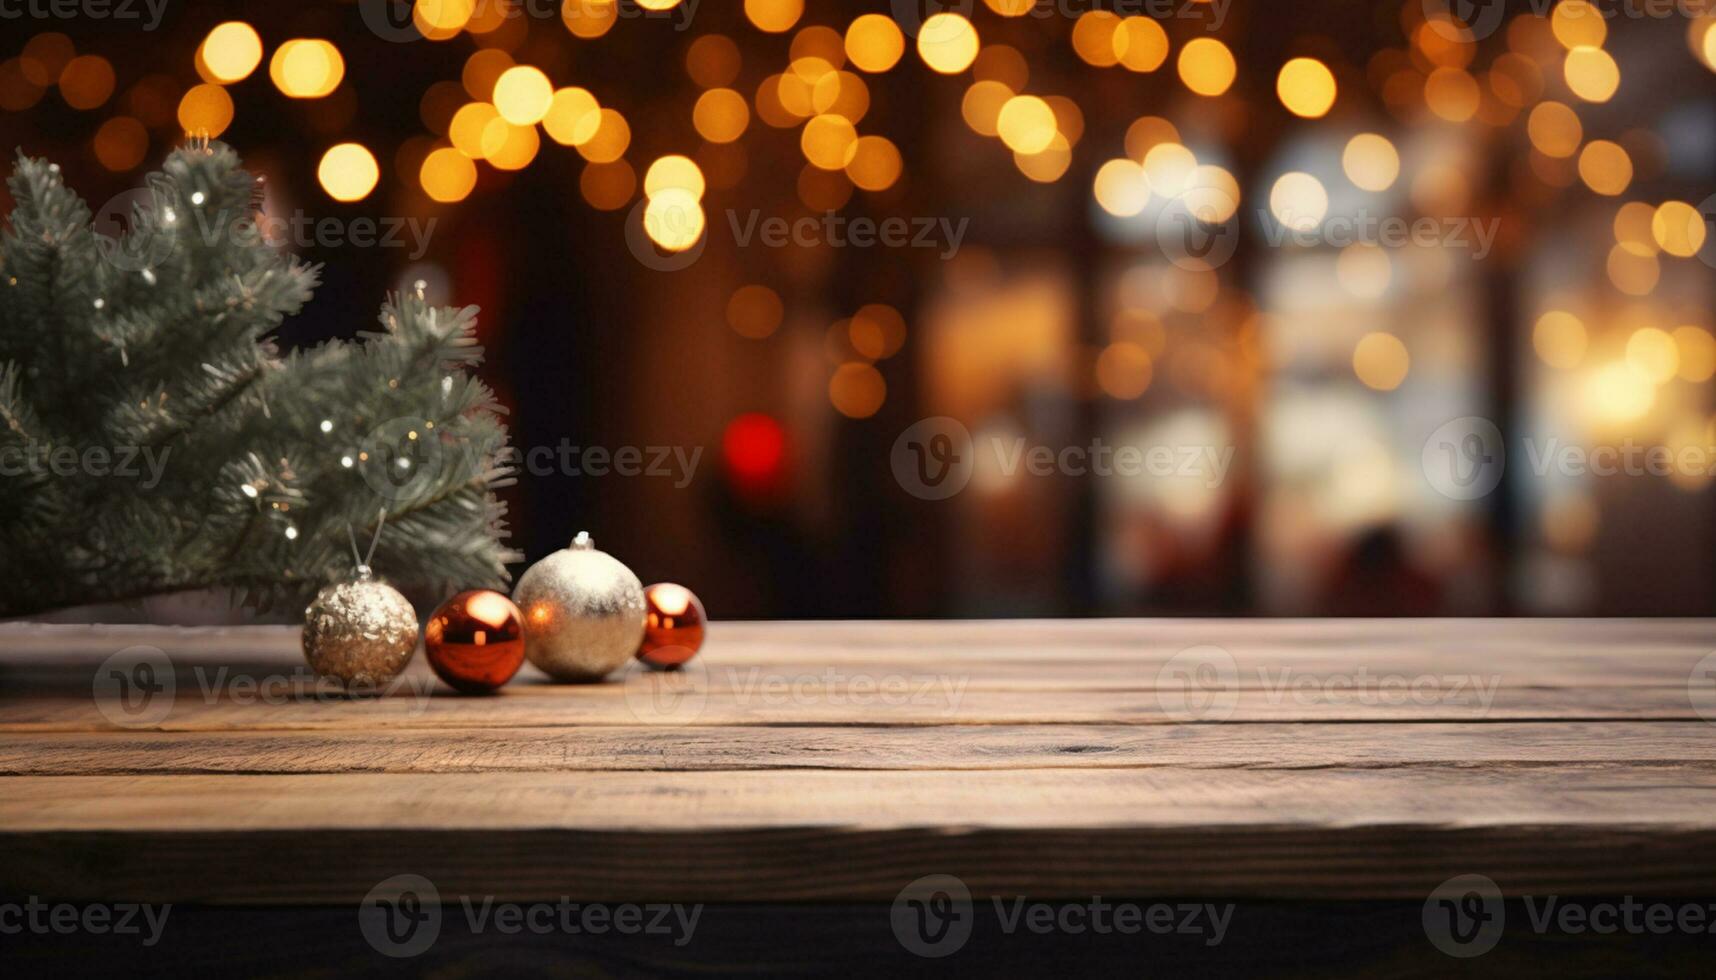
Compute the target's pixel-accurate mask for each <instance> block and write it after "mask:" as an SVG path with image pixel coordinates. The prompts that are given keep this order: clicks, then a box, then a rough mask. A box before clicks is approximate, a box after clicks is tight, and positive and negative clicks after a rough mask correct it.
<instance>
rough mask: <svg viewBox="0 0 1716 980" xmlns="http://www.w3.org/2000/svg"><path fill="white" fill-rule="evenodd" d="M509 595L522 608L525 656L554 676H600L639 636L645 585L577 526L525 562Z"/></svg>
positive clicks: (572, 678) (586, 678)
mask: <svg viewBox="0 0 1716 980" xmlns="http://www.w3.org/2000/svg"><path fill="white" fill-rule="evenodd" d="M512 598H513V601H514V602H516V603H518V608H519V609H520V610H522V611H523V612H524V629H525V632H524V655H525V656H526V657H527V658H529V659H530V662H531V663H533V664H535V665H536V666H537V667H540V668H541V669H542V670H543V671H544V672H546V673H547V674H548V675H549V676H551V677H555V678H557V679H559V680H563V681H594V680H600V679H601V678H602V677H603V676H604V675H606V674H607V673H608V672H609V671H611V670H613V669H614V668H615V667H618V666H619V665H621V664H623V663H625V662H626V659H627V658H629V657H630V656H631V655H632V654H633V653H635V652H636V651H637V648H638V641H639V640H641V639H642V638H643V629H644V598H643V583H641V582H639V581H638V577H637V576H636V575H633V574H632V570H631V569H629V568H627V567H626V566H625V565H624V564H622V563H621V562H620V561H619V560H618V559H616V558H614V557H613V556H612V555H609V554H608V553H607V552H603V551H597V550H596V544H595V542H594V541H592V540H591V539H590V536H589V535H588V534H585V533H584V532H582V531H580V532H578V536H577V537H576V538H574V539H573V541H572V545H571V547H568V548H564V549H562V550H560V551H556V552H555V553H554V554H552V555H549V556H548V557H547V558H544V559H542V560H541V561H539V562H537V563H536V564H534V565H532V566H530V568H529V570H527V571H526V572H525V573H524V575H523V576H522V577H520V578H519V580H518V587H517V588H515V589H513V592H512Z"/></svg>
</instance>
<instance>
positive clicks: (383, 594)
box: [303, 510, 417, 691]
mask: <svg viewBox="0 0 1716 980" xmlns="http://www.w3.org/2000/svg"><path fill="white" fill-rule="evenodd" d="M385 523H387V511H386V510H383V511H381V513H380V515H379V516H378V518H377V520H376V525H375V537H374V538H372V539H370V542H369V554H368V555H365V556H363V557H361V558H360V557H358V553H357V537H356V535H353V534H352V530H351V528H350V527H349V526H348V527H347V528H346V533H347V534H348V535H351V537H352V558H353V560H354V561H356V562H357V577H356V578H354V579H352V580H351V581H347V582H339V583H336V584H334V585H330V586H327V587H326V588H324V589H322V591H320V592H318V593H316V598H314V599H312V600H310V605H309V606H308V607H306V608H305V610H304V636H303V640H304V659H305V660H308V661H309V662H310V669H311V670H313V671H315V672H316V673H317V674H318V675H320V676H322V677H327V678H331V679H333V680H336V681H339V682H340V683H342V684H344V685H345V686H346V688H347V689H349V690H358V691H362V690H377V689H379V688H381V687H382V686H384V685H386V684H387V683H388V682H390V681H392V680H393V679H394V678H395V677H398V676H399V672H400V671H402V670H404V669H405V665H406V664H408V663H410V662H411V655H412V654H414V653H416V652H417V610H415V609H413V608H411V602H410V600H408V599H406V598H405V597H404V596H402V595H400V594H399V591H398V590H397V589H395V588H394V587H393V586H391V585H388V584H387V583H386V582H382V581H379V580H377V579H376V578H375V577H374V575H373V574H372V573H371V572H370V569H369V561H370V559H371V558H374V557H375V546H376V545H377V544H379V543H380V542H381V528H382V525H383V524H385Z"/></svg>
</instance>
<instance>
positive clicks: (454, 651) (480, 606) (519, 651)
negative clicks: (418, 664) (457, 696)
mask: <svg viewBox="0 0 1716 980" xmlns="http://www.w3.org/2000/svg"><path fill="white" fill-rule="evenodd" d="M423 649H424V650H425V651H426V652H427V653H428V654H429V666H431V667H433V668H435V674H436V676H438V677H440V678H441V679H442V680H444V681H446V682H447V684H448V685H449V686H451V687H453V688H454V689H456V690H459V691H463V692H465V693H466V694H487V693H489V692H491V691H494V690H496V689H498V688H499V687H500V686H501V685H502V684H505V683H506V682H507V681H509V680H512V675H514V674H516V673H518V668H519V666H520V665H521V664H523V663H524V617H522V616H520V615H519V613H518V607H517V606H515V605H513V604H512V600H511V599H508V598H507V597H506V596H504V595H501V594H500V593H499V592H491V591H489V590H488V589H472V590H470V591H469V592H461V593H459V594H458V595H456V596H454V597H453V598H451V599H448V600H447V601H446V602H443V603H441V607H440V608H439V609H436V610H435V614H434V615H433V616H430V617H429V623H428V625H426V626H424V627H423Z"/></svg>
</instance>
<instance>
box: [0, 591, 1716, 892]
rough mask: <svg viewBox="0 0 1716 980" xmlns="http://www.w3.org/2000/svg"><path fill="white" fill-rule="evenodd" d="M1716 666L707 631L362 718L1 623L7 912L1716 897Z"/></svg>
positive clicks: (1587, 652)
mask: <svg viewBox="0 0 1716 980" xmlns="http://www.w3.org/2000/svg"><path fill="white" fill-rule="evenodd" d="M1713 651H1716V621H1707V620H1648V621H1639V620H1602V621H1569V620H1532V621H1524V620H1511V621H1495V620H1437V621H1423V620H1416V621H1414V620H1393V621H1366V620H1336V621H1281V620H1247V621H1230V620H1159V621H1145V620H1127V621H1102V620H1097V621H1076V622H1064V621H1062V622H1042V621H1019V622H981V623H980V622H958V623H717V624H715V626H714V627H713V628H712V630H711V636H710V640H709V643H708V645H707V647H706V648H705V649H704V651H703V653H702V654H701V655H700V656H699V658H698V659H697V660H696V661H694V664H695V665H696V669H693V670H690V671H687V672H685V673H684V674H682V675H678V676H673V675H660V674H652V673H649V672H645V671H637V670H633V669H632V668H629V667H628V668H627V669H626V670H625V671H624V672H622V673H621V674H619V675H616V677H615V678H613V679H611V680H610V681H608V682H607V683H603V684H597V685H585V686H571V685H556V684H551V683H548V682H547V681H546V680H545V679H544V678H543V677H542V675H540V674H537V673H535V672H534V671H533V670H532V669H531V668H528V667H527V668H526V670H525V672H523V673H521V675H520V677H519V678H517V679H515V681H514V682H513V683H512V684H511V685H509V686H508V687H507V688H506V689H505V690H504V691H503V692H502V693H501V694H499V695H496V696H492V697H475V698H473V697H460V696H457V695H454V694H453V693H452V692H451V691H450V690H449V689H447V688H445V687H441V686H439V685H438V684H436V682H435V681H434V679H433V676H432V675H431V674H430V673H429V670H428V668H427V666H426V664H425V663H424V661H423V658H422V657H421V656H418V657H417V658H416V659H415V660H414V661H413V664H412V666H411V668H410V669H409V670H408V671H407V673H406V675H405V676H404V678H403V679H402V682H401V683H400V684H399V685H397V686H396V688H395V689H394V690H392V691H391V692H390V693H389V694H388V695H387V696H384V697H371V698H362V699H356V700H353V699H348V698H344V697H341V696H338V695H335V694H333V693H332V692H330V691H329V690H327V689H325V688H322V687H320V686H319V685H318V684H317V683H316V682H315V680H314V679H313V678H311V677H310V676H309V674H308V672H307V671H306V670H305V669H304V667H303V661H302V658H301V656H300V655H299V653H298V649H297V633H296V631H295V630H291V629H286V628H276V627H255V628H242V629H195V630H175V629H160V628H144V627H64V626H38V625H17V624H14V625H6V626H0V853H4V854H5V855H6V860H4V861H0V892H7V893H15V894H43V895H54V896H59V897H64V898H91V899H130V900H142V901H162V900H165V901H181V902H191V901H216V902H266V903H278V902H289V903H296V902H305V903H310V902H315V903H355V902H357V901H359V900H360V899H361V898H362V896H363V895H364V894H365V893H366V892H367V891H368V890H369V889H370V888H371V887H373V886H374V885H375V884H376V883H377V882H378V881H379V880H381V879H383V878H386V877H388V876H390V875H394V874H399V873H418V874H423V875H426V876H427V877H429V878H431V879H432V880H434V881H435V882H437V883H438V884H440V885H441V887H442V888H443V890H454V891H469V892H480V893H485V894H495V895H500V896H507V897H512V898H516V899H520V900H523V899H533V898H545V897H558V896H570V897H571V898H573V899H574V900H580V901H664V900H672V901H758V902H769V901H793V900H815V901H822V900H840V901H872V900H879V901H888V900H891V899H892V898H893V897H894V896H895V895H896V894H898V893H899V891H900V889H901V888H902V886H904V885H906V884H907V883H908V882H911V881H912V880H914V879H916V878H918V877H920V876H923V875H927V874H932V873H948V874H954V875H957V876H958V877H959V878H961V879H962V880H963V881H965V882H966V883H967V884H968V885H969V886H970V888H971V890H972V892H973V893H974V894H977V895H1006V894H1025V893H1028V894H1031V895H1033V896H1045V897H1052V896H1057V895H1061V896H1078V895H1085V896H1088V895H1093V894H1099V895H1176V896H1188V897H1189V896H1228V897H1240V898H1243V897H1272V896H1279V897H1326V898H1400V897H1415V896H1416V897H1422V896H1424V895H1426V894H1427V893H1428V892H1429V891H1430V890H1431V889H1433V888H1434V887H1435V886H1436V885H1437V884H1438V883H1440V882H1442V881H1444V880H1445V879H1447V878H1449V877H1450V876H1452V875H1456V874H1464V873H1481V874H1484V875H1487V876H1488V877H1490V878H1492V879H1494V880H1495V881H1496V882H1497V883H1498V884H1499V885H1500V886H1501V887H1502V888H1503V889H1504V890H1506V891H1509V893H1513V891H1514V890H1526V891H1529V890H1533V889H1536V890H1553V891H1555V892H1558V893H1562V894H1579V893H1587V894H1590V893H1599V894H1622V893H1633V894H1707V893H1710V892H1711V891H1712V890H1713V889H1712V886H1713V885H1716V846H1713V845H1716V727H1712V721H1711V720H1712V719H1716V657H1712V652H1713ZM1707 658H1709V659H1707ZM145 665H147V666H145ZM145 689H146V690H147V691H148V692H149V696H148V698H144V697H143V694H142V691H143V690H145Z"/></svg>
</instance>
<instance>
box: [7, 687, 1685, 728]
mask: <svg viewBox="0 0 1716 980" xmlns="http://www.w3.org/2000/svg"><path fill="white" fill-rule="evenodd" d="M646 680H647V679H646ZM944 682H945V683H947V684H957V679H948V678H937V677H929V678H924V679H919V680H918V681H917V682H916V683H917V685H918V686H915V687H911V688H908V689H907V690H906V692H905V693H903V694H901V695H900V696H899V697H898V698H897V699H893V700H890V699H888V698H886V697H883V696H881V695H878V694H876V693H874V692H873V691H872V692H871V693H868V694H862V695H860V694H857V693H853V692H850V691H846V690H839V689H837V690H832V691H831V690H827V689H821V690H819V689H816V688H814V687H811V688H806V689H803V690H801V691H799V692H798V693H790V694H785V695H781V696H780V697H778V698H777V697H775V696H772V695H769V694H768V693H766V692H757V693H751V694H740V693H736V692H720V691H703V693H702V695H701V696H700V695H699V694H698V693H697V691H698V690H699V689H692V690H690V691H689V692H672V693H669V694H666V695H663V696H662V697H661V699H660V700H657V699H656V696H655V695H654V694H652V692H651V690H650V689H649V688H648V687H643V688H641V689H640V688H637V687H631V686H628V685H626V684H621V683H614V682H611V683H607V684H599V685H591V686H583V687H564V686H559V685H521V686H517V687H509V688H508V689H507V690H506V692H505V693H504V694H502V695H500V696H497V697H488V698H463V697H456V696H447V695H445V694H443V695H434V694H431V693H427V692H425V693H421V694H419V695H408V694H395V695H393V696H389V697H381V698H351V699H347V698H341V697H327V698H319V699H307V700H298V701H290V700H289V701H285V702H283V703H281V702H272V701H253V700H250V699H249V698H239V697H235V696H233V695H231V694H227V695H223V696H221V697H218V698H216V699H215V700H214V701H213V702H204V701H202V700H201V699H200V698H199V697H197V696H183V697H178V698H177V699H176V700H175V701H174V702H173V704H172V707H171V709H170V711H169V712H168V713H167V714H166V716H165V717H163V718H161V719H160V720H158V721H153V722H151V723H149V724H142V725H137V726H135V727H136V728H137V729H139V730H156V731H186V732H188V731H223V730H225V731H263V730H276V731H330V730H339V729H376V730H391V729H407V728H434V729H438V730H443V731H451V730H453V729H463V728H496V727H518V728H540V727H563V726H596V725H601V726H612V725H621V726H636V725H652V724H659V725H665V726H671V727H706V726H731V725H812V726H829V725H858V726H923V725H1068V724H1071V725H1103V724H1109V725H1116V724H1118V725H1171V724H1184V723H1188V722H1217V721H1224V722H1226V723H1230V724H1235V723H1252V722H1294V721H1302V722H1405V721H1465V722H1479V721H1488V722H1502V721H1556V720H1559V721H1578V720H1594V719H1614V720H1626V719H1631V720H1641V721H1642V720H1651V721H1699V720H1701V719H1702V717H1703V716H1702V715H1701V714H1700V713H1699V710H1698V709H1699V708H1703V709H1704V710H1705V711H1710V709H1711V705H1712V704H1716V697H1713V696H1712V695H1711V693H1710V692H1708V691H1706V692H1703V693H1702V694H1699V695H1696V698H1697V705H1696V706H1695V705H1694V703H1693V697H1694V695H1689V692H1688V691H1687V690H1686V689H1685V688H1679V687H1662V688H1607V689H1604V688H1568V689H1546V688H1507V687H1502V688H1497V689H1496V690H1495V691H1494V692H1493V696H1489V695H1484V694H1480V693H1478V692H1475V691H1471V690H1468V691H1466V692H1464V693H1461V694H1459V695H1449V696H1448V697H1446V699H1444V700H1440V701H1435V700H1432V701H1430V702H1428V703H1422V702H1419V701H1417V700H1416V699H1414V698H1412V697H1409V696H1408V697H1404V698H1397V697H1395V696H1392V695H1389V696H1385V695H1381V694H1379V695H1377V696H1376V697H1370V696H1367V695H1365V694H1364V693H1363V692H1357V693H1355V692H1351V691H1339V692H1327V693H1319V692H1300V693H1293V692H1285V693H1281V692H1268V691H1237V692H1232V702H1231V703H1232V710H1231V711H1225V710H1223V709H1222V708H1221V707H1220V702H1218V703H1216V704H1215V705H1214V706H1212V707H1210V708H1208V709H1199V708H1198V707H1197V706H1196V705H1195V704H1192V703H1189V702H1187V701H1186V700H1184V699H1182V698H1180V697H1178V696H1177V695H1176V694H1175V693H1174V692H1172V691H1074V692H1069V691H1044V692H1030V691H984V690H975V691H974V690H964V691H959V690H957V689H955V688H951V687H944V686H942V685H943V683H944ZM1712 716H1713V717H1716V712H1712ZM126 727H131V726H130V723H129V722H125V721H124V719H123V718H119V719H118V720H116V719H115V718H114V717H109V715H107V714H104V713H103V712H102V710H101V706H100V705H98V704H97V702H96V701H95V700H94V699H93V698H90V697H87V696H86V697H81V698H78V697H57V698H55V697H39V698H29V699H21V700H19V699H14V700H8V701H6V702H4V704H3V706H0V732H11V733H25V732H77V731H113V730H120V729H123V728H126Z"/></svg>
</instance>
